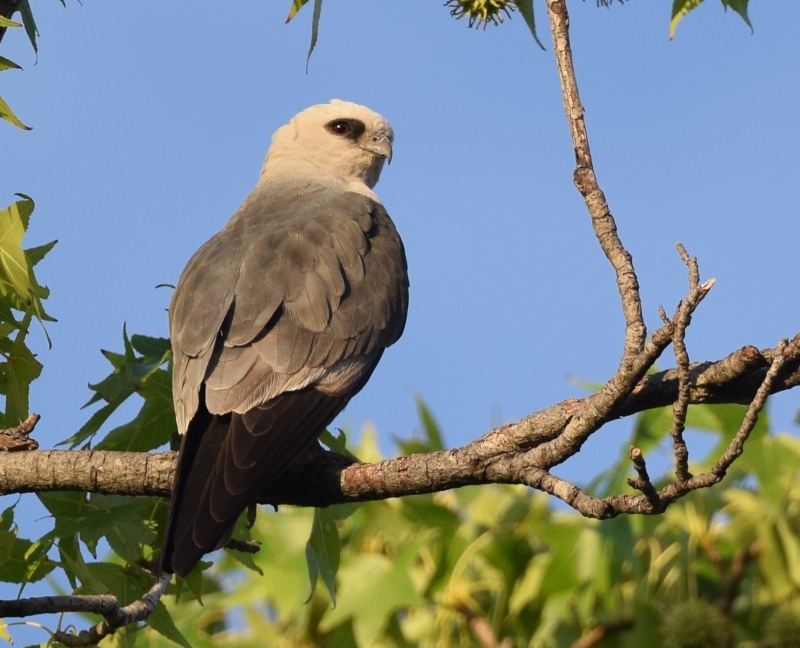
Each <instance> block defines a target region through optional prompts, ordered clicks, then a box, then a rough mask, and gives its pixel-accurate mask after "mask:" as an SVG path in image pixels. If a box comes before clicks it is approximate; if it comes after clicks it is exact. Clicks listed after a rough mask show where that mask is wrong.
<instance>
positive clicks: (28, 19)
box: [17, 0, 39, 53]
mask: <svg viewBox="0 0 800 648" xmlns="http://www.w3.org/2000/svg"><path fill="white" fill-rule="evenodd" d="M17 9H18V10H19V13H20V15H21V16H22V24H23V25H25V33H27V34H28V39H29V40H30V41H31V46H32V47H33V51H34V52H37V53H38V52H39V48H38V47H37V46H36V37H37V36H38V35H39V30H38V29H36V21H34V19H33V12H32V11H31V5H30V4H29V2H28V0H19V4H18V5H17Z"/></svg>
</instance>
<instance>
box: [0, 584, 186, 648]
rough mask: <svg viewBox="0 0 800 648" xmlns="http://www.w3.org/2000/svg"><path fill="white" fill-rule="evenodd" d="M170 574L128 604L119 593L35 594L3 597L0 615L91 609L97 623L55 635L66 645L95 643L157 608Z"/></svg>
mask: <svg viewBox="0 0 800 648" xmlns="http://www.w3.org/2000/svg"><path fill="white" fill-rule="evenodd" d="M170 578H171V577H170V576H162V577H161V578H159V579H158V580H157V581H156V583H155V585H153V587H152V588H150V591H149V592H147V594H145V595H144V596H143V597H142V598H141V599H140V600H138V601H134V602H133V603H131V604H130V605H126V606H125V607H122V606H120V604H119V601H118V600H117V597H116V596H111V595H100V596H39V597H35V598H27V599H17V600H12V601H0V617H27V616H33V615H35V614H54V613H55V614H60V613H63V612H92V613H94V614H99V615H101V616H102V617H103V621H101V622H100V623H98V624H97V625H95V626H93V627H91V628H89V629H88V630H82V631H81V632H79V633H78V634H73V633H70V632H64V631H62V630H58V631H57V632H55V633H54V635H53V639H55V640H56V641H58V642H60V643H62V644H64V645H65V646H70V647H72V646H75V647H78V646H94V645H95V644H97V643H98V642H99V641H100V640H101V639H103V637H106V636H107V635H110V634H113V633H114V632H116V631H117V629H118V628H121V627H122V626H125V625H128V624H129V623H133V622H135V621H144V620H145V619H147V617H149V616H150V615H151V614H152V612H153V610H155V608H156V605H157V604H158V601H159V600H160V599H161V596H162V594H164V590H165V589H166V588H167V585H168V584H169V581H170Z"/></svg>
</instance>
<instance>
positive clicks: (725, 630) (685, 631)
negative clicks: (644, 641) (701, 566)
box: [661, 599, 732, 648]
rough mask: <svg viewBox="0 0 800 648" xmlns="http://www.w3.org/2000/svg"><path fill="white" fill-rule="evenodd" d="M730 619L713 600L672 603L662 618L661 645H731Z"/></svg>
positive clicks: (713, 647)
mask: <svg viewBox="0 0 800 648" xmlns="http://www.w3.org/2000/svg"><path fill="white" fill-rule="evenodd" d="M731 634H732V633H731V622H730V620H729V619H728V618H727V617H726V616H725V615H724V614H723V613H722V611H721V610H720V609H719V608H718V607H717V606H716V605H714V604H713V603H709V602H708V601H706V600H703V599H699V600H695V601H683V602H682V603H676V604H675V605H673V606H672V607H671V608H670V609H669V610H667V613H666V614H665V615H664V618H663V619H662V620H661V647H662V648H730V646H731V638H732V637H731Z"/></svg>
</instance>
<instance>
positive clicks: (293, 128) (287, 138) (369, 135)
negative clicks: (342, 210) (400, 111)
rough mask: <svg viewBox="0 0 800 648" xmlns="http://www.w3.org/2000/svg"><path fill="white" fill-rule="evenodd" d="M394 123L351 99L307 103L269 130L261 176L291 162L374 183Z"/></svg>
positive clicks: (386, 158)
mask: <svg viewBox="0 0 800 648" xmlns="http://www.w3.org/2000/svg"><path fill="white" fill-rule="evenodd" d="M393 139H394V133H393V132H392V127H391V126H390V125H389V122H387V121H386V120H385V119H384V118H383V117H381V116H380V115H379V114H378V113H376V112H373V111H372V110H370V109H369V108H366V107H364V106H360V105H358V104H354V103H350V102H349V101H340V100H338V99H333V100H332V101H331V102H330V103H327V104H319V105H317V106H311V107H310V108H306V109H305V110H304V111H302V112H301V113H298V114H297V115H295V116H294V117H292V119H290V120H289V122H288V123H287V124H285V125H284V126H281V127H280V128H279V129H278V130H277V131H275V134H274V135H273V136H272V146H270V148H269V153H267V159H266V161H265V162H264V168H263V169H262V171H261V176H262V179H267V178H269V177H271V176H273V175H278V174H280V173H281V172H283V171H284V170H288V169H289V168H291V169H292V170H293V172H296V171H299V170H300V169H302V168H305V169H307V170H310V171H312V172H314V170H315V169H314V167H316V171H317V172H327V173H329V174H331V175H333V176H336V177H338V178H341V179H343V180H344V181H346V182H353V181H356V182H363V183H364V184H365V185H366V186H367V187H369V188H370V189H371V188H372V187H374V186H375V184H376V183H377V182H378V178H379V177H380V174H381V170H382V169H383V163H384V161H387V162H391V160H392V140H393Z"/></svg>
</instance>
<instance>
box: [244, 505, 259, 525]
mask: <svg viewBox="0 0 800 648" xmlns="http://www.w3.org/2000/svg"><path fill="white" fill-rule="evenodd" d="M256 513H258V504H256V503H255V502H253V503H252V504H250V505H248V507H247V525H246V526H247V528H248V529H252V528H253V525H254V524H255V523H256Z"/></svg>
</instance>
